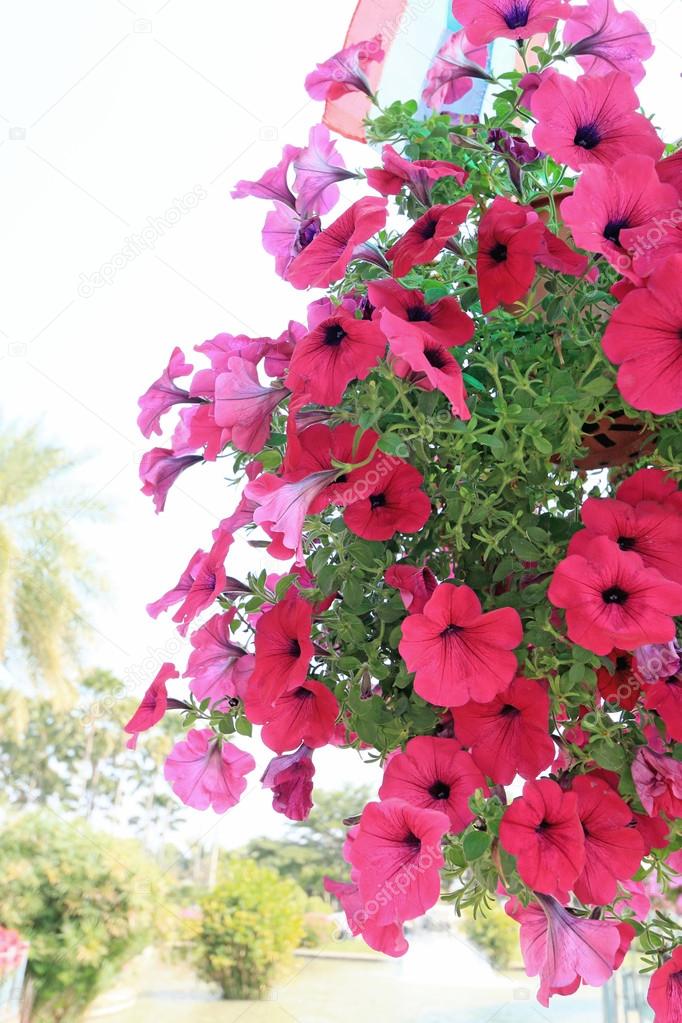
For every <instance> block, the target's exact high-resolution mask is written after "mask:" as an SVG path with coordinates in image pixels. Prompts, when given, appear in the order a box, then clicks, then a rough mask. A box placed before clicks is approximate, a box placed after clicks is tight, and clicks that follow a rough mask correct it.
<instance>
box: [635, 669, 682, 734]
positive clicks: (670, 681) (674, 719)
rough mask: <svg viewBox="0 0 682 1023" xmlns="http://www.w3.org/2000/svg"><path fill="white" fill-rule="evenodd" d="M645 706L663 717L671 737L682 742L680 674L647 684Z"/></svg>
mask: <svg viewBox="0 0 682 1023" xmlns="http://www.w3.org/2000/svg"><path fill="white" fill-rule="evenodd" d="M644 706H645V707H646V708H647V710H655V711H656V713H657V714H659V715H660V717H661V718H663V723H664V724H665V730H666V732H667V733H668V736H669V738H671V739H674V740H675V742H682V678H681V677H680V676H679V675H671V676H670V677H669V678H666V679H661V681H660V682H654V684H653V685H650V686H647V687H646V690H645V696H644Z"/></svg>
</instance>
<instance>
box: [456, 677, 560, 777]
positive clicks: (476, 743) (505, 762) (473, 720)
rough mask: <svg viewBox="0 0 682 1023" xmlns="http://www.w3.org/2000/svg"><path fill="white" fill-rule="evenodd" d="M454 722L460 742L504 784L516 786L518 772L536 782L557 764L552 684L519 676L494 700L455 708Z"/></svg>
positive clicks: (483, 767)
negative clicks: (551, 711) (551, 730)
mask: <svg viewBox="0 0 682 1023" xmlns="http://www.w3.org/2000/svg"><path fill="white" fill-rule="evenodd" d="M453 718H454V722H455V735H456V736H457V738H458V739H459V740H460V742H461V743H462V744H463V745H464V746H466V747H467V748H468V749H470V750H471V755H472V757H473V758H474V761H475V762H476V764H477V765H478V767H479V768H480V769H481V770H482V771H483V772H484V774H486V775H487V776H488V777H489V778H492V780H493V781H494V782H497V783H498V784H500V785H509V784H511V782H512V781H513V780H514V778H515V777H516V775H517V774H520V775H521V777H522V778H529V779H532V778H536V777H537V776H538V775H539V774H541V773H542V771H544V770H545V769H546V768H548V767H549V766H550V764H551V763H552V762H553V760H554V757H555V753H556V750H555V747H554V741H553V740H552V737H551V736H550V734H549V694H548V692H547V685H546V684H544V685H543V684H542V683H541V682H537V681H536V680H535V679H529V678H523V676H520V675H519V676H517V677H516V678H515V679H514V680H513V682H512V683H511V685H510V686H508V688H507V689H505V690H504V691H503V692H501V693H500V694H499V695H498V696H496V697H495V699H494V700H491V701H489V702H488V703H477V702H474V701H470V702H469V703H465V704H463V705H462V706H461V707H456V708H455V710H454V711H453Z"/></svg>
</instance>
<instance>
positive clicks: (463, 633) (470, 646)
mask: <svg viewBox="0 0 682 1023" xmlns="http://www.w3.org/2000/svg"><path fill="white" fill-rule="evenodd" d="M402 635H403V638H402V640H401V641H400V645H399V650H400V655H401V657H402V658H403V660H404V661H405V664H406V665H407V667H408V669H409V671H413V672H414V673H415V679H414V688H415V690H416V691H417V693H419V695H420V696H422V697H423V698H424V699H425V700H428V701H429V702H430V703H433V704H435V705H436V706H440V707H461V706H462V704H464V703H467V701H468V700H474V699H477V700H481V701H486V700H492V699H493V698H494V697H495V696H496V695H497V694H498V693H500V692H502V691H503V690H504V689H506V688H507V686H508V685H509V683H510V682H511V680H512V679H513V677H514V675H515V674H516V669H517V661H516V657H515V655H514V654H513V653H512V651H513V649H514V648H515V647H516V646H518V645H519V643H520V642H521V639H522V636H523V629H522V626H521V619H520V618H519V615H518V613H517V612H516V611H515V610H514V609H513V608H510V607H503V608H498V609H497V610H495V611H489V612H487V613H485V614H483V613H481V604H480V601H479V599H478V597H477V596H476V594H475V593H474V591H473V590H472V589H470V588H469V587H468V586H455V585H453V584H452V583H441V584H440V586H438V587H437V588H436V591H435V593H434V594H433V596H432V597H431V598H430V599H429V600H428V601H427V603H426V605H425V607H424V611H423V612H422V614H413V615H409V616H408V617H407V618H406V619H405V620H404V621H403V623H402Z"/></svg>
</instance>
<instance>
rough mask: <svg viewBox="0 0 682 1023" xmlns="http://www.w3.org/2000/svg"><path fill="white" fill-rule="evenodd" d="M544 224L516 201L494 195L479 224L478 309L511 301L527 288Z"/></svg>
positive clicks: (542, 235) (477, 263)
mask: <svg viewBox="0 0 682 1023" xmlns="http://www.w3.org/2000/svg"><path fill="white" fill-rule="evenodd" d="M544 233H545V226H544V224H543V223H542V221H541V220H540V218H539V217H537V216H532V217H529V215H528V211H527V210H526V209H524V208H523V207H521V206H519V205H518V204H517V203H513V202H511V201H510V200H509V199H505V198H504V196H496V197H495V199H493V201H492V203H491V205H490V207H489V208H488V209H487V210H486V212H485V213H484V214H483V216H482V217H481V222H480V224H479V227H478V255H477V257H476V276H477V279H478V292H479V296H480V299H481V309H482V311H483V312H484V313H488V312H490V311H491V309H495V308H496V307H497V306H499V305H503V304H508V305H509V304H512V303H513V302H517V301H518V300H519V299H521V298H523V297H524V295H526V294H527V292H528V291H529V289H530V287H531V285H532V283H533V281H534V279H535V273H536V262H537V257H538V255H539V254H540V252H541V249H542V242H543V237H544Z"/></svg>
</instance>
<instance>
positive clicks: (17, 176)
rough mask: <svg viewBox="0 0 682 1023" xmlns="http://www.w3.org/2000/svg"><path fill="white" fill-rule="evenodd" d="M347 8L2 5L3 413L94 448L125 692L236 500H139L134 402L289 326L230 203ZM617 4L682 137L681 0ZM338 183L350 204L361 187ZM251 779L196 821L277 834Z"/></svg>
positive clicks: (280, 297) (271, 157)
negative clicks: (159, 602) (218, 813)
mask: <svg viewBox="0 0 682 1023" xmlns="http://www.w3.org/2000/svg"><path fill="white" fill-rule="evenodd" d="M439 4H441V6H442V8H443V18H444V17H445V11H446V7H447V4H446V2H445V0H442V3H441V0H432V2H431V3H427V4H424V5H423V6H424V8H425V10H426V9H428V11H429V12H430V13H429V15H428V17H429V18H433V16H434V15H433V12H434V10H437V9H438V5H439ZM354 6H355V2H354V0H334V3H331V2H327V3H322V2H321V0H296V2H295V3H288V4H286V3H282V2H281V0H251V2H250V3H249V4H237V3H233V2H225V0H165V2H164V0H155V2H147V0H137V2H132V3H128V2H124V0H60V3H59V4H55V3H54V0H32V2H31V3H23V4H16V3H12V2H10V0H0V12H1V14H2V20H3V25H4V31H3V32H2V34H1V35H0V206H1V209H2V215H1V222H2V238H3V242H4V244H3V245H2V249H1V251H0V277H1V279H2V281H3V288H2V295H3V301H2V307H1V309H0V380H2V402H1V405H0V415H1V416H2V419H3V420H4V421H6V422H20V423H30V422H34V421H38V422H40V424H41V426H42V430H43V435H44V437H45V438H46V439H47V440H50V441H52V442H56V443H59V444H62V445H63V446H65V447H66V448H67V449H68V450H70V451H71V452H73V453H75V454H80V455H83V456H84V458H85V460H84V462H83V465H82V466H81V467H80V468H79V470H78V471H77V474H76V476H75V477H74V482H75V485H76V487H77V490H78V496H79V500H80V502H81V506H82V513H81V514H80V515H79V516H78V517H77V521H76V522H75V523H74V525H75V528H76V529H77V530H78V533H79V535H80V536H82V538H83V541H84V542H85V543H88V544H90V546H91V547H92V548H93V549H95V550H96V552H97V558H98V563H99V569H100V572H101V574H102V576H103V577H104V578H105V579H106V580H107V581H108V592H107V593H106V594H103V596H102V599H101V600H100V601H99V602H97V603H94V604H93V606H92V607H91V608H90V609H89V610H90V614H91V619H92V622H93V625H94V633H93V636H92V639H91V641H90V642H89V643H88V646H87V649H86V651H85V655H84V657H85V662H86V663H87V664H88V666H93V667H95V666H97V667H102V668H108V669H110V670H112V671H114V672H116V673H117V675H118V676H119V677H120V678H122V679H123V681H124V682H125V684H126V687H127V690H128V691H129V692H130V693H131V694H141V693H142V692H143V691H144V689H145V688H146V685H147V684H148V683H149V681H150V680H151V678H152V677H153V675H154V674H155V672H156V670H157V668H158V666H159V665H160V663H161V662H162V661H164V660H173V659H175V658H177V659H178V663H179V664H180V665H181V666H184V658H185V647H184V646H183V645H182V644H180V643H179V640H178V636H177V633H176V631H175V629H174V627H172V624H171V623H170V621H169V619H168V616H165V617H163V616H162V618H160V619H159V620H158V621H157V622H154V621H152V620H151V619H150V618H148V616H147V615H146V613H145V604H146V603H148V602H149V601H150V600H153V599H155V598H156V597H158V596H159V595H160V594H161V593H162V592H164V591H165V590H166V589H168V588H169V587H170V585H171V584H172V583H173V582H175V580H176V579H177V577H178V575H179V573H180V570H181V569H182V568H183V567H184V565H185V564H186V562H187V560H188V558H189V556H190V555H191V554H192V553H193V551H194V550H195V549H196V547H198V546H202V545H205V544H206V543H207V542H208V540H209V537H210V532H211V529H212V528H213V527H214V526H215V524H216V523H217V522H218V521H219V520H220V519H221V518H223V517H224V516H225V515H227V514H229V512H230V511H231V510H232V508H233V506H234V503H235V494H234V490H233V489H231V488H228V487H227V486H226V483H225V479H224V468H223V467H221V466H220V465H215V464H214V465H210V464H209V465H208V466H205V467H200V468H199V469H193V470H191V475H190V474H187V475H185V477H184V478H182V479H181V480H180V482H179V483H178V484H176V486H175V487H174V488H173V490H172V491H171V494H170V497H169V500H168V503H167V507H166V511H165V512H164V513H163V514H162V515H160V516H156V515H155V514H154V512H153V508H152V505H151V502H150V501H149V499H148V498H145V497H143V496H142V495H141V494H140V493H139V480H138V477H137V466H138V463H139V460H140V457H141V455H142V453H143V452H144V450H146V449H147V448H148V447H150V446H151V444H148V443H147V442H145V440H144V438H142V437H141V436H140V435H139V433H138V432H137V429H136V425H135V419H136V415H137V398H138V396H139V395H140V394H141V393H142V392H143V391H144V390H145V389H146V387H147V386H148V385H149V383H150V382H151V381H152V380H154V379H155V378H156V377H157V376H158V375H159V372H160V371H161V369H162V368H163V366H164V365H165V363H166V361H167V359H168V355H169V353H170V351H171V349H172V348H173V347H174V346H175V345H179V346H180V347H181V348H182V349H183V350H184V352H185V354H186V355H189V353H191V350H192V348H193V346H194V345H195V344H198V343H200V342H201V341H203V340H205V339H207V338H210V337H213V336H214V335H215V334H217V333H219V332H221V331H228V332H231V333H235V334H236V333H246V334H252V335H254V336H258V335H275V336H276V335H277V334H279V333H280V332H281V331H282V330H283V329H284V327H285V326H286V323H287V321H288V320H289V319H291V318H297V319H304V318H305V317H304V310H305V305H306V297H305V296H304V295H303V294H301V293H300V292H296V291H294V290H293V289H292V288H291V287H290V286H289V285H287V284H285V283H284V282H283V281H281V280H280V279H279V278H278V277H276V275H275V273H274V270H273V267H272V261H271V257H270V256H268V255H267V254H265V253H264V252H263V250H262V248H261V244H260V228H261V224H262V219H263V216H264V214H265V212H266V207H265V205H264V204H261V203H259V202H258V201H256V200H244V201H240V202H234V201H231V200H230V198H229V191H230V189H231V187H233V185H234V183H235V182H236V181H237V180H239V179H240V178H256V177H259V176H260V174H261V173H262V172H263V170H264V169H265V168H267V167H270V166H272V165H273V164H275V163H276V162H277V161H278V159H279V155H280V151H281V148H282V146H283V145H284V144H285V143H294V144H298V145H301V144H303V143H304V142H305V140H306V138H307V134H308V131H309V129H310V127H311V126H312V125H313V124H315V123H316V122H317V121H318V120H319V117H320V114H321V107H320V105H319V104H318V103H315V102H313V101H311V100H310V99H309V98H308V96H307V94H306V93H305V90H304V88H303V80H304V77H305V75H306V73H307V72H308V71H309V70H310V69H311V68H312V67H313V66H314V64H315V63H316V62H318V61H321V60H323V59H325V58H326V57H327V56H329V55H330V54H331V53H333V52H334V51H335V50H337V49H338V48H340V46H341V44H342V41H343V36H344V33H345V29H346V26H347V24H348V22H349V19H350V16H351V14H352V11H353V9H354ZM620 6H621V7H623V6H625V7H630V8H632V9H635V10H637V11H638V13H640V16H641V17H642V18H643V20H645V22H646V23H647V25H648V27H649V30H650V31H651V34H652V36H653V38H654V40H655V42H656V44H657V47H658V49H657V53H656V56H655V57H654V58H653V60H652V61H651V62H650V65H649V77H648V79H647V80H646V81H645V82H644V83H643V85H642V86H641V87H640V96H641V98H642V101H643V103H644V105H645V107H646V108H647V109H648V110H649V111H655V112H656V114H657V117H656V122H657V123H658V124H659V125H660V126H661V127H662V129H663V131H664V134H665V136H666V138H667V139H668V140H669V141H670V140H674V138H675V137H676V135H677V134H678V131H679V129H678V127H677V123H678V122H677V112H678V109H679V104H680V69H681V67H682V56H681V54H680V51H681V49H682V45H681V44H680V42H679V40H680V39H682V33H681V32H680V27H681V21H682V19H681V18H680V0H672V2H669V0H647V2H645V0H638V2H637V3H630V4H625V5H624V4H623V3H622V0H621V2H620ZM422 34H423V33H422ZM409 38H410V39H411V40H415V39H417V38H418V37H417V35H416V34H413V33H410V37H409ZM422 46H423V42H422V40H421V37H419V45H418V46H416V47H415V46H414V45H412V44H411V43H410V42H409V41H408V43H407V48H406V49H405V51H404V53H405V58H404V60H403V61H402V62H401V64H400V65H394V66H393V68H392V69H391V74H390V76H387V77H388V90H389V95H388V96H387V97H386V95H385V98H389V99H392V98H397V96H398V95H399V94H400V90H401V89H402V88H405V90H406V93H405V94H404V95H403V97H402V98H405V99H407V98H410V95H409V92H410V90H411V88H412V81H413V80H415V78H416V76H419V75H420V74H421V68H422V67H423V62H424V51H423V48H421V47H422ZM339 148H340V150H341V151H342V153H343V154H344V156H345V158H346V162H347V163H348V165H349V166H356V165H361V164H369V163H372V162H374V161H373V159H371V158H370V154H369V153H368V151H367V150H365V149H363V148H362V147H360V146H358V145H356V144H353V143H349V142H345V141H342V142H341V144H340V146H339ZM344 187H346V188H347V191H346V192H345V193H344V197H345V198H347V199H348V201H352V199H354V198H356V197H358V195H359V194H360V192H354V188H355V186H354V185H353V183H350V184H349V185H348V186H344ZM155 443H159V441H158V440H157V441H155ZM94 502H103V503H104V504H106V505H107V506H108V507H109V508H110V516H109V518H108V520H107V521H106V522H104V523H101V522H100V523H97V524H88V521H87V510H88V506H89V505H91V504H92V503H94ZM253 564H254V560H253V552H252V551H251V550H250V549H249V548H247V547H246V546H245V545H244V544H243V543H242V544H239V545H238V546H237V547H236V549H233V551H232V552H231V554H230V561H229V563H228V571H229V572H230V574H232V575H236V576H242V577H243V576H244V575H245V573H246V571H247V569H248V568H249V567H251V566H253ZM266 759H267V758H266V757H263V756H259V757H258V763H259V767H260V766H261V764H263V763H264V762H265V760H266ZM370 774H371V773H370V772H368V771H367V769H365V768H363V766H362V765H361V764H360V762H359V760H358V758H357V757H356V756H355V755H354V754H353V753H351V752H349V751H346V752H340V751H328V752H326V753H323V754H322V755H321V756H319V757H318V780H319V782H320V784H322V785H323V786H324V787H326V788H330V787H338V786H341V785H343V784H345V783H348V782H349V781H359V780H361V779H363V778H365V777H368V776H370ZM254 777H256V776H254ZM373 777H375V775H373ZM251 789H252V791H250V794H249V797H248V798H247V799H245V800H244V802H243V804H242V805H241V806H240V807H238V808H235V809H234V810H232V811H231V812H230V814H228V815H226V816H225V817H224V818H219V819H218V820H217V823H216V818H215V817H213V815H212V814H210V818H211V819H210V822H208V823H207V822H206V821H205V819H204V822H203V823H202V822H200V818H201V816H202V815H199V814H196V813H193V812H190V815H189V818H188V821H189V823H188V825H187V827H188V831H189V833H192V834H197V835H198V834H200V833H202V829H203V830H206V829H207V828H209V827H210V828H212V829H213V831H212V835H213V836H214V837H216V836H217V837H218V841H220V842H221V843H222V844H226V845H230V846H234V845H239V844H241V842H243V841H244V840H245V839H247V838H248V837H250V836H251V835H253V834H260V833H268V834H277V833H278V832H279V831H280V830H281V827H282V819H281V818H278V817H277V816H276V815H275V814H274V813H273V812H272V811H271V810H270V805H269V804H270V801H269V798H268V795H267V794H266V793H263V792H261V791H259V789H258V786H257V785H253V786H251ZM205 816H208V815H204V818H205Z"/></svg>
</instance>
